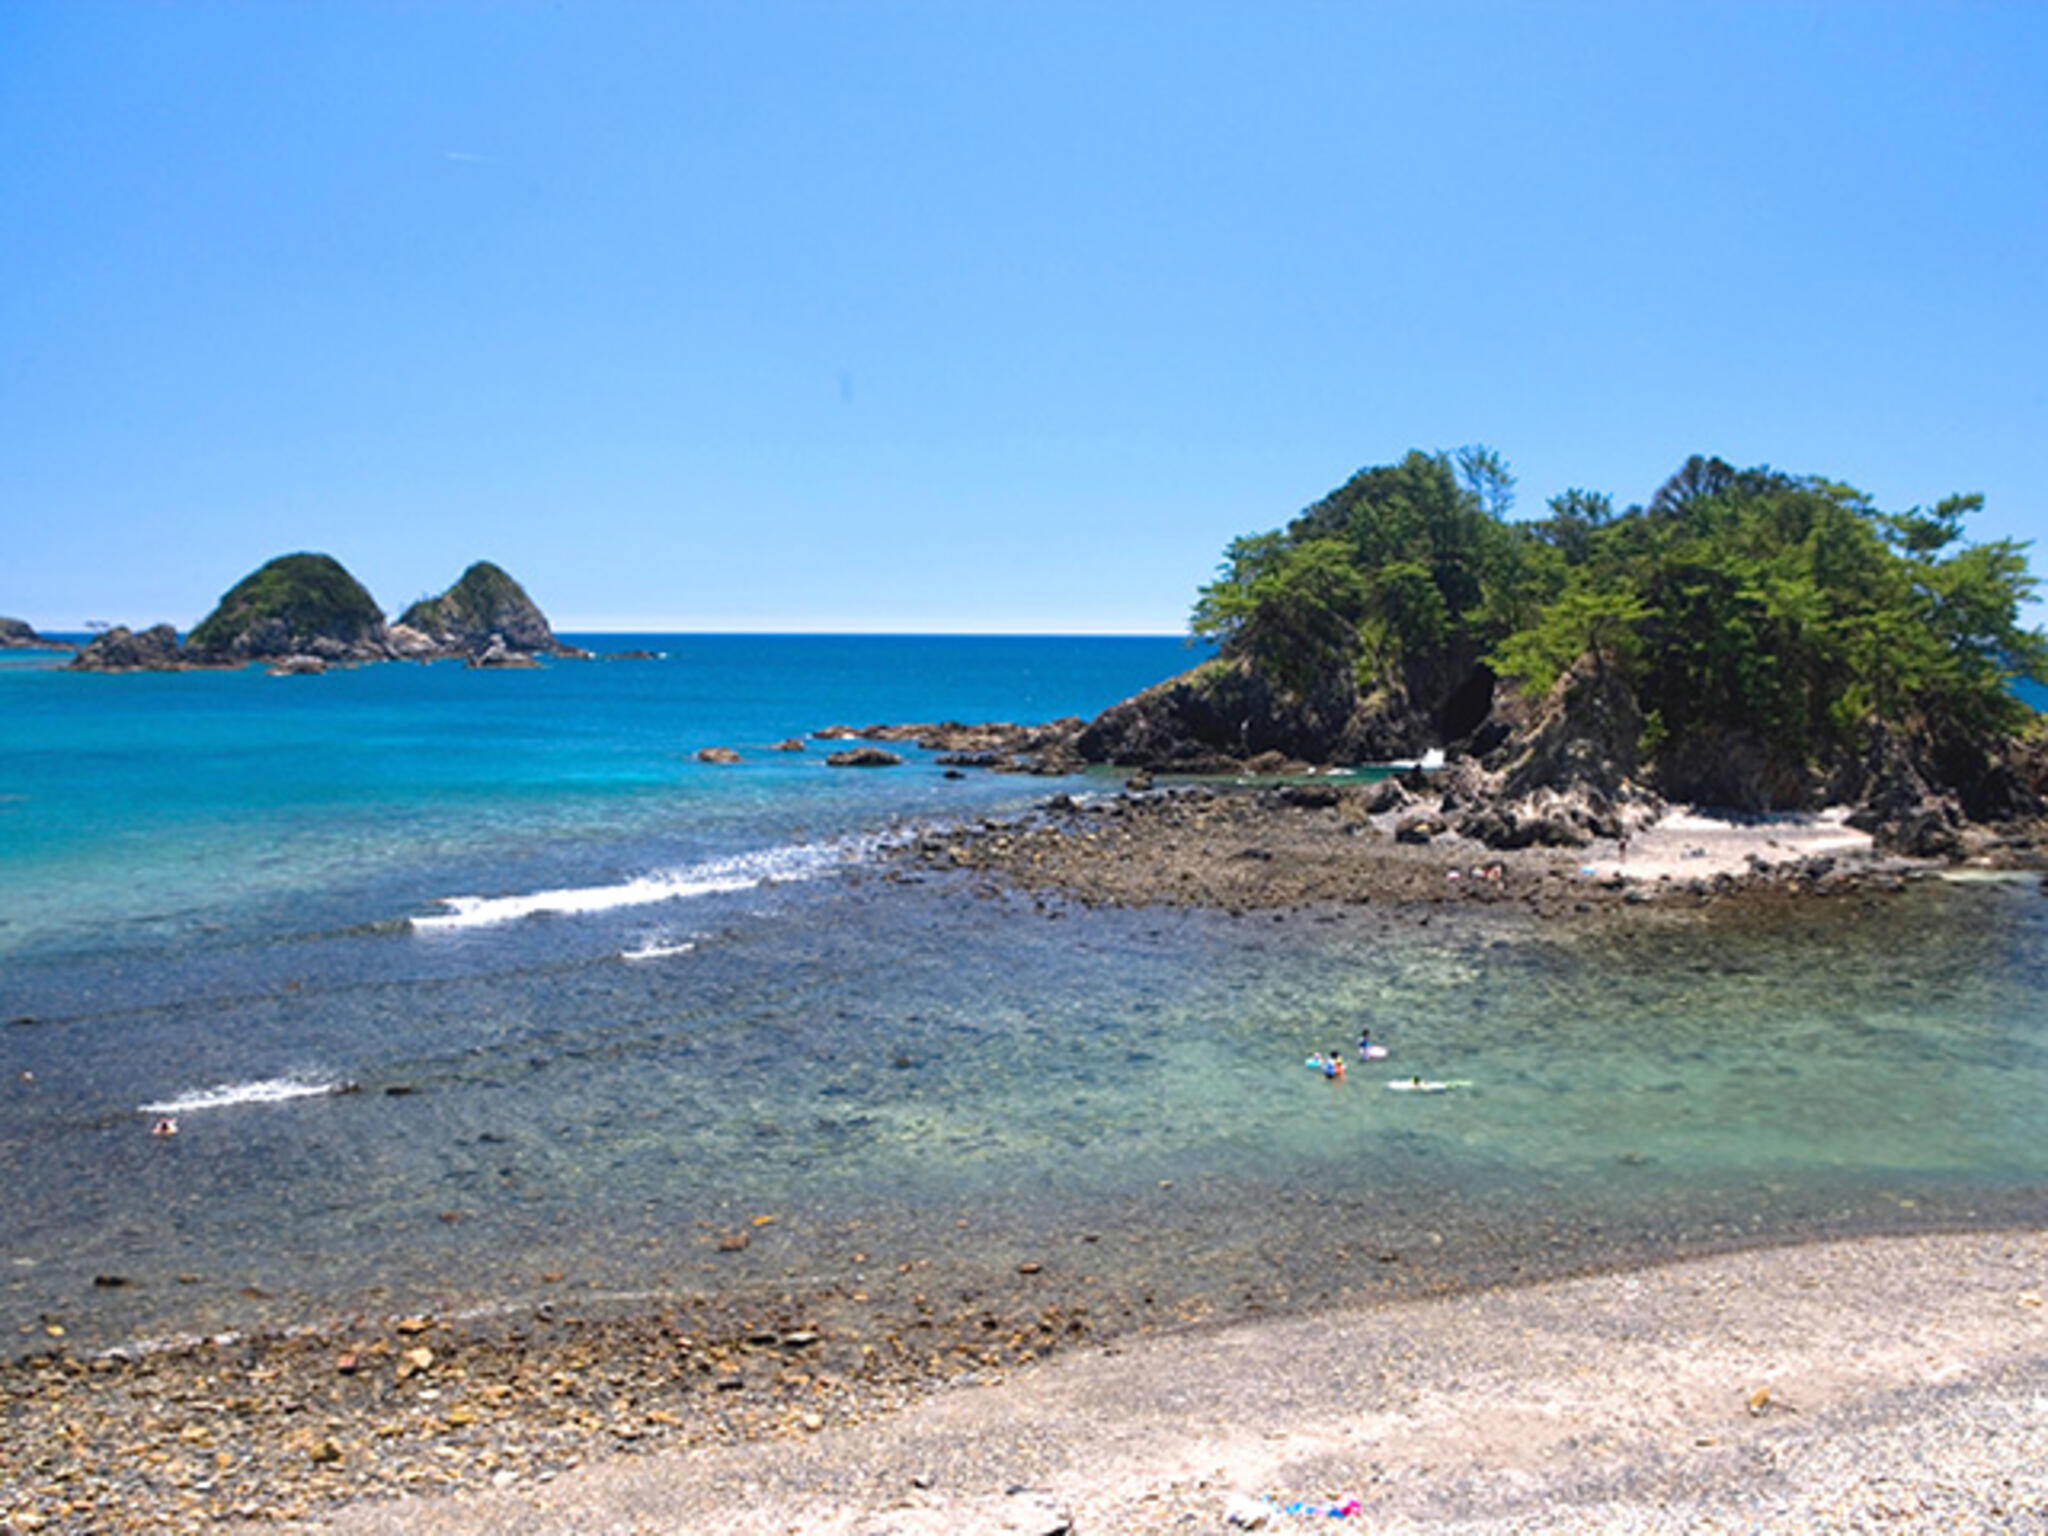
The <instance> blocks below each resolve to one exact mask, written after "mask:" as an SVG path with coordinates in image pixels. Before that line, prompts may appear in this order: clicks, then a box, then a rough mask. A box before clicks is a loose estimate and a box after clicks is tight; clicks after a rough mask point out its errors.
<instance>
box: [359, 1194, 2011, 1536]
mask: <svg viewBox="0 0 2048 1536" xmlns="http://www.w3.org/2000/svg"><path fill="white" fill-rule="evenodd" d="M2044 1293H2048V1233H2042V1232H2034V1233H2018V1234H1997V1235H1988V1236H1987V1235H1969V1236H1929V1237H1914V1238H1884V1239H1865V1240H1860V1241H1854V1242H1845V1243H1833V1244H1821V1245H1812V1246H1801V1247H1790V1248H1777V1249H1766V1250H1762V1251H1756V1252H1749V1253H1739V1254H1731V1255H1727V1256H1723V1257H1718V1258H1711V1259H1702V1260H1692V1261H1688V1262H1683V1263H1676V1264H1672V1265H1669V1266H1665V1267H1660V1268H1652V1269H1648V1270H1643V1271H1636V1272H1626V1273H1620V1274H1612V1275H1605V1276H1598V1277H1594V1278H1589V1279H1580V1280H1572V1281H1563V1282H1555V1283H1550V1284H1542V1285H1536V1286H1530V1287H1527V1288H1522V1289H1513V1290H1499V1291H1491V1292H1483V1293H1479V1294H1473V1295H1466V1296H1461V1297H1456V1298H1451V1299H1445V1300H1427V1301H1412V1302H1398V1303H1392V1304H1388V1305H1384V1306H1381V1307H1377V1308H1372V1309H1368V1310H1359V1311H1350V1312H1345V1313H1341V1314H1338V1315H1334V1316H1323V1317H1307V1318H1295V1319H1288V1320H1284V1321H1274V1322H1255V1323H1241V1324H1236V1325H1232V1326H1229V1327H1224V1328H1217V1329H1213V1330H1199V1331H1191V1332H1188V1333H1184V1334H1181V1335H1177V1336H1169V1337H1160V1336H1154V1337H1150V1338H1146V1339H1143V1340H1139V1341H1135V1342H1133V1343H1130V1344H1128V1345H1127V1346H1124V1347H1121V1348H1114V1347H1113V1348H1111V1349H1108V1350H1104V1351H1096V1352H1089V1353H1085V1354H1075V1355H1071V1356H1068V1357H1065V1358H1063V1359H1059V1360H1056V1361H1054V1362H1052V1363H1050V1364H1048V1365H1046V1366H1044V1367H1042V1368H1040V1369H1038V1370H1035V1371H1032V1372H1029V1373H1026V1374H1025V1375H1023V1376H1021V1377H1016V1378H1013V1379H1010V1380H1008V1381H1006V1382H1004V1383H1002V1384H1000V1385H997V1386H993V1387H985V1388H984V1387H971V1386H969V1387H955V1388H952V1389H949V1390H946V1391H943V1392H940V1393H938V1394H937V1395H935V1396H933V1397H931V1398H929V1399H927V1400H925V1401H923V1402H921V1403H919V1404H917V1405H916V1406H913V1407H911V1408H909V1409H906V1410H905V1411H903V1412H902V1413H900V1414H897V1415H894V1416H891V1417H889V1418H887V1419H884V1420H881V1421H878V1422H874V1423H870V1424H865V1425H858V1426H852V1427H849V1428H846V1429H843V1430H842V1429H828V1430H826V1431H824V1432H822V1433H819V1434H815V1435H810V1436H805V1437H800V1438H794V1439H783V1440H779V1441H773V1442H768V1443H763V1444H756V1445H752V1446H744V1447H720V1448H712V1449H708V1450H703V1451H698V1452H689V1453H679V1454H663V1455H659V1456H652V1457H647V1458H643V1459H638V1460H632V1461H614V1462H610V1463H607V1464H603V1465H599V1466H594V1467H590V1468H587V1469H584V1470H581V1471H579V1472H576V1473H573V1474H570V1475H567V1476H564V1477H561V1478H558V1479H556V1480H555V1481H554V1482H552V1483H550V1484H548V1485H546V1486H544V1487H522V1488H518V1489H508V1490H506V1491H504V1492H502V1493H493V1494H489V1495H484V1496H480V1497H472V1498H465V1499H462V1500H459V1501H457V1500H445V1501H444V1500H431V1501H416V1502H402V1503H398V1504H382V1505H362V1506H358V1507H355V1508H352V1509H348V1510H345V1511H342V1512H340V1513H339V1514H338V1515H337V1516H336V1517H335V1518H334V1520H333V1521H332V1524H331V1529H333V1530H335V1531H337V1532H346V1533H351V1536H372V1533H398V1532H404V1533H409V1536H455V1533H471V1532H486V1531H489V1532H503V1533H514V1532H534V1533H540V1532H551V1533H559V1532H591V1533H597V1532H605V1533H626V1532H636V1533H637V1532H656V1531H663V1532H667V1531H684V1530H688V1531H717V1532H732V1533H762V1536H766V1533H770V1532H774V1533H785V1532H789V1533H794V1532H803V1533H807V1536H856V1533H860V1536H885V1533H889V1536H912V1533H918V1536H923V1533H933V1536H936V1533H940V1532H965V1531H980V1532H1001V1531H1015V1532H1042V1531H1053V1530H1059V1529H1065V1528H1071V1529H1072V1530H1073V1531H1074V1532H1076V1533H1081V1536H1115V1533H1132V1536H1135V1533H1141V1532H1167V1531H1219V1532H1220V1531H1225V1530H1228V1529H1231V1528H1232V1526H1231V1518H1230V1517H1231V1516H1232V1514H1233V1513H1234V1514H1236V1515H1237V1517H1238V1519H1239V1521H1240V1522H1242V1521H1259V1520H1262V1521H1263V1522H1264V1527H1263V1528H1265V1529H1268V1530H1274V1531H1287V1530H1332V1531H1334V1530H1348V1529H1364V1530H1371V1531H1374V1532H1406V1531H1423V1530H1428V1531H1432V1532H1444V1531H1457V1532H1481V1531H1485V1532H1503V1531H1671V1532H1678V1531H1717V1530H1745V1531H1747V1530H1784V1531H1793V1530H1797V1531H1817V1530H1858V1531H1863V1530H1880V1529H1881V1530H1885V1531H1901V1530H1905V1531H1956V1530H1970V1531H1982V1530H2010V1531H2042V1530H2048V1311H2044V1308H2043V1305H2042V1302H2043V1296H2044ZM1351 1498H1355V1499H1357V1500H1358V1501H1359V1503H1360V1506H1361V1511H1362V1513H1361V1516H1360V1517H1359V1519H1358V1520H1357V1521H1356V1522H1355V1523H1353V1522H1338V1521H1333V1520H1331V1519H1330V1518H1328V1517H1327V1516H1322V1515H1315V1516H1310V1515H1293V1514H1289V1513H1287V1511H1286V1505H1288V1504H1290V1503H1294V1502H1297V1501H1320V1502H1323V1503H1329V1502H1333V1501H1339V1500H1344V1499H1351Z"/></svg>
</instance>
